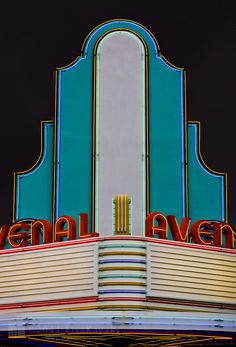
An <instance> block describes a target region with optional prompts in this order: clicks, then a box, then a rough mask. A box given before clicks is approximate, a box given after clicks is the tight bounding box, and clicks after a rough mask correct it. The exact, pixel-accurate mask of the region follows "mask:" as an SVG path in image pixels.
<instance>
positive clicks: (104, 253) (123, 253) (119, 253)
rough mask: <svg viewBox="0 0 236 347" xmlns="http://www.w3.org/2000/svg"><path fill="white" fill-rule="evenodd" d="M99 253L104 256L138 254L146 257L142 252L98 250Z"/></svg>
mask: <svg viewBox="0 0 236 347" xmlns="http://www.w3.org/2000/svg"><path fill="white" fill-rule="evenodd" d="M99 255H100V256H101V257H102V256H106V255H139V256H144V257H146V253H144V252H122V251H120V252H118V251H117V252H115V251H114V252H100V253H99Z"/></svg>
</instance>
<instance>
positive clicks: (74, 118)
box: [56, 58, 93, 220]
mask: <svg viewBox="0 0 236 347" xmlns="http://www.w3.org/2000/svg"><path fill="white" fill-rule="evenodd" d="M92 92H93V60H91V59H90V58H87V59H80V61H79V64H78V63H77V64H76V66H74V67H73V69H72V68H68V69H64V70H60V71H59V72H58V115H57V171H56V184H57V191H56V218H58V217H59V216H62V215H69V216H71V217H73V218H75V219H76V220H78V215H79V213H88V215H89V217H91V189H92V105H93V100H92Z"/></svg>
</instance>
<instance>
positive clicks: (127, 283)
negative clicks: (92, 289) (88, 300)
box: [99, 282, 146, 287]
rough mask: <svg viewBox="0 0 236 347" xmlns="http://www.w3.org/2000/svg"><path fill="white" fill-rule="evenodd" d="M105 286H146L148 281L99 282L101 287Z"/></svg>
mask: <svg viewBox="0 0 236 347" xmlns="http://www.w3.org/2000/svg"><path fill="white" fill-rule="evenodd" d="M104 286H142V287H145V286H146V283H144V282H103V283H100V282H99V287H104Z"/></svg>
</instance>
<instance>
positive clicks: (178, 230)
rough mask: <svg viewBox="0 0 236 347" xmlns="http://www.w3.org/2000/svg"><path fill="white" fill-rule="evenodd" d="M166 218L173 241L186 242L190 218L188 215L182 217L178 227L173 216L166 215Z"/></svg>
mask: <svg viewBox="0 0 236 347" xmlns="http://www.w3.org/2000/svg"><path fill="white" fill-rule="evenodd" d="M166 218H167V220H168V223H169V226H170V231H171V234H172V236H173V239H174V240H175V241H181V242H187V241H188V230H189V226H190V223H191V219H190V218H188V217H185V218H183V219H182V221H181V224H180V227H179V225H178V222H177V220H176V217H175V216H167V217H166Z"/></svg>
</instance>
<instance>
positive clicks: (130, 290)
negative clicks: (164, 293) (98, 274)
mask: <svg viewBox="0 0 236 347" xmlns="http://www.w3.org/2000/svg"><path fill="white" fill-rule="evenodd" d="M98 294H146V290H136V289H134V290H132V289H128V290H121V289H111V290H99V291H98Z"/></svg>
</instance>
